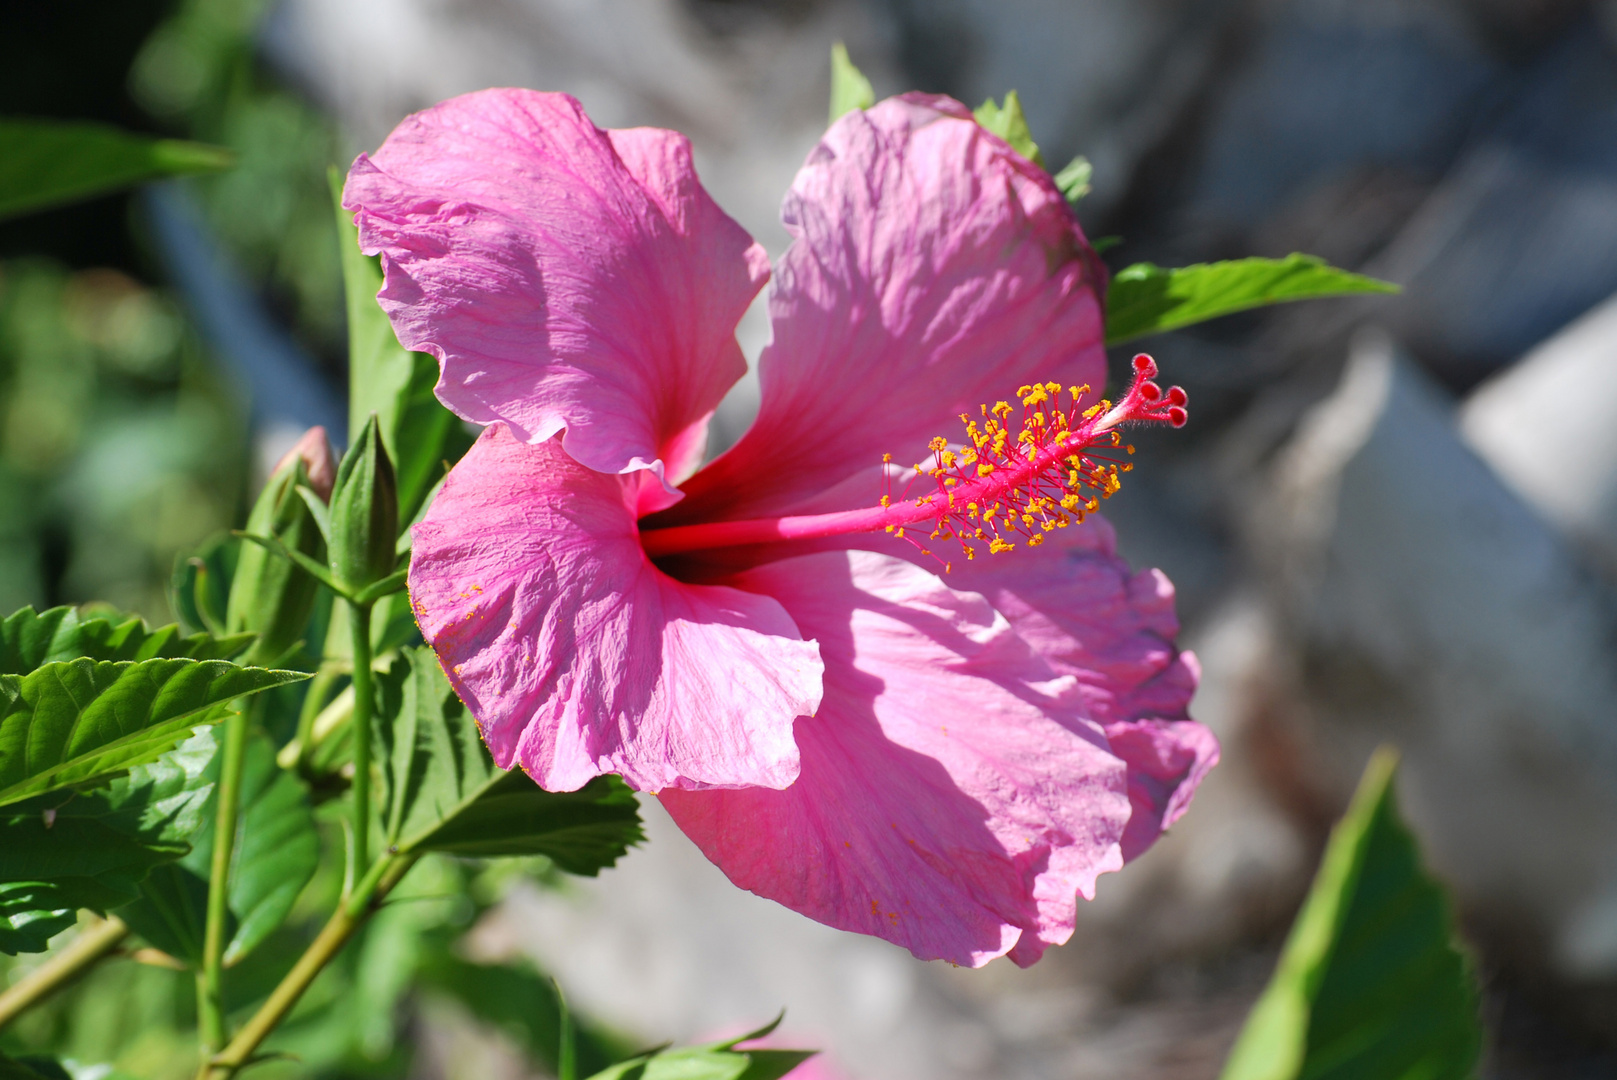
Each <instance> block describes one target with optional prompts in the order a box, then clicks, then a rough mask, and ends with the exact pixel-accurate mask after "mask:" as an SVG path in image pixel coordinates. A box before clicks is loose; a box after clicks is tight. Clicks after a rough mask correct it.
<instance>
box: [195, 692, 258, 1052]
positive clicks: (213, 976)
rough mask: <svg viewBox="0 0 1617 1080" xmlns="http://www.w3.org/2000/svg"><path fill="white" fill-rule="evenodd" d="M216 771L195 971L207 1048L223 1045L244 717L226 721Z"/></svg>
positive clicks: (243, 714) (243, 758)
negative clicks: (198, 965)
mask: <svg viewBox="0 0 1617 1080" xmlns="http://www.w3.org/2000/svg"><path fill="white" fill-rule="evenodd" d="M224 727H225V745H224V750H223V754H224V757H223V760H222V763H221V766H220V769H219V805H218V809H217V811H216V812H215V815H214V819H213V863H212V866H211V867H210V870H209V873H208V917H207V924H206V926H205V928H204V930H203V936H202V970H201V971H200V972H198V973H197V1034H198V1036H199V1037H200V1038H201V1039H202V1045H203V1047H204V1048H205V1049H207V1050H217V1049H219V1048H220V1047H221V1046H223V1045H224V1044H225V1010H224V954H225V931H226V928H227V923H228V921H229V918H230V862H231V858H232V857H233V856H234V854H235V850H236V825H237V821H238V819H239V817H240V811H241V773H242V765H243V763H244V762H245V761H246V760H247V714H246V712H245V711H243V712H239V713H237V714H236V715H235V716H232V717H230V719H228V720H226V721H225V724H224Z"/></svg>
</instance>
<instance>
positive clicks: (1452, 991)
mask: <svg viewBox="0 0 1617 1080" xmlns="http://www.w3.org/2000/svg"><path fill="white" fill-rule="evenodd" d="M1397 765H1398V756H1397V754H1396V753H1394V752H1393V751H1391V750H1388V749H1382V750H1379V751H1377V752H1376V754H1375V755H1374V756H1373V757H1372V758H1371V759H1370V764H1369V765H1368V766H1367V767H1366V768H1365V771H1364V777H1363V779H1361V780H1360V781H1359V789H1358V792H1357V793H1356V794H1355V795H1354V796H1353V802H1352V804H1351V805H1350V806H1349V807H1348V811H1347V813H1346V814H1345V815H1343V817H1342V820H1341V821H1340V822H1338V823H1337V825H1336V828H1335V829H1333V830H1332V832H1331V839H1330V843H1329V844H1328V845H1327V846H1326V849H1325V856H1324V858H1323V859H1322V860H1321V861H1320V868H1319V872H1318V874H1316V875H1315V877H1314V884H1313V887H1312V888H1311V889H1310V890H1309V893H1308V899H1307V900H1306V901H1305V902H1304V904H1303V909H1302V911H1301V912H1299V913H1298V915H1297V921H1296V922H1295V923H1293V924H1292V928H1291V934H1290V936H1289V937H1288V938H1287V939H1286V946H1285V949H1284V950H1283V951H1282V952H1281V954H1280V962H1279V964H1278V965H1276V968H1275V973H1274V977H1273V978H1272V979H1271V980H1270V982H1269V986H1268V988H1267V989H1265V990H1264V992H1263V996H1262V997H1260V998H1259V999H1258V1003H1257V1004H1256V1005H1255V1006H1253V1008H1252V1012H1251V1014H1250V1015H1249V1016H1248V1017H1247V1021H1246V1026H1245V1027H1244V1028H1243V1029H1242V1031H1241V1035H1240V1038H1239V1039H1238V1040H1237V1041H1236V1044H1235V1049H1234V1050H1233V1051H1231V1053H1230V1057H1229V1060H1228V1061H1226V1062H1225V1064H1224V1072H1223V1074H1222V1080H1302V1078H1304V1077H1309V1078H1313V1077H1321V1078H1323V1077H1360V1076H1363V1077H1375V1078H1376V1080H1470V1078H1471V1077H1472V1076H1474V1075H1475V1072H1476V1066H1477V1060H1478V1057H1479V1055H1480V1054H1481V1048H1482V1031H1481V1028H1480V1026H1479V1025H1478V1022H1477V1001H1478V999H1477V989H1476V982H1475V978H1474V976H1473V975H1472V972H1471V968H1470V964H1469V961H1468V960H1467V957H1466V955H1465V953H1464V951H1463V950H1462V949H1461V948H1460V947H1459V945H1458V944H1457V940H1456V936H1455V928H1454V918H1453V915H1452V913H1451V911H1450V907H1449V901H1448V897H1447V896H1446V895H1445V894H1444V892H1443V889H1442V888H1441V887H1440V886H1439V885H1438V884H1437V883H1436V882H1434V881H1433V880H1432V879H1431V878H1430V877H1428V876H1427V875H1426V873H1425V872H1424V871H1423V870H1422V869H1421V865H1420V852H1419V850H1418V849H1417V847H1416V844H1415V839H1414V837H1413V836H1412V835H1410V832H1409V830H1408V829H1407V828H1406V827H1405V826H1404V823H1403V821H1402V820H1401V819H1400V818H1399V815H1398V805H1397V800H1396V798H1395V797H1394V794H1393V779H1394V776H1395V774H1396V771H1397Z"/></svg>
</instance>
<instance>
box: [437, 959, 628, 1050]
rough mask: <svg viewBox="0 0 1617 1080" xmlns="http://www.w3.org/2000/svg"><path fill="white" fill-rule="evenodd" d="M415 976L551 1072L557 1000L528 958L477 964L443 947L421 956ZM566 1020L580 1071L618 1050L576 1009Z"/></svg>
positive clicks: (557, 1046)
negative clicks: (569, 1022)
mask: <svg viewBox="0 0 1617 1080" xmlns="http://www.w3.org/2000/svg"><path fill="white" fill-rule="evenodd" d="M420 977H421V983H422V985H423V986H424V987H426V988H429V989H431V990H434V991H437V992H438V993H440V994H443V995H445V996H447V997H450V998H453V999H454V1000H456V1001H458V1002H460V1004H462V1005H463V1006H465V1007H466V1011H467V1012H469V1013H471V1014H472V1015H473V1016H475V1017H477V1018H478V1019H479V1020H480V1021H482V1022H483V1023H486V1024H493V1025H494V1026H495V1027H498V1028H500V1029H501V1030H502V1031H505V1032H506V1033H507V1034H509V1035H510V1036H511V1037H512V1041H513V1042H515V1043H516V1044H517V1045H518V1046H519V1047H521V1048H522V1050H523V1052H524V1053H525V1054H526V1055H527V1056H528V1058H529V1060H530V1061H532V1062H533V1064H535V1065H537V1066H539V1067H540V1068H542V1069H544V1070H545V1071H546V1072H548V1073H555V1072H556V1070H557V1065H558V1063H559V1061H560V1054H561V1027H560V1024H559V1022H558V1021H559V1017H560V1002H559V1000H558V999H557V996H556V991H555V989H554V987H553V986H552V985H551V982H550V980H549V979H547V978H545V977H544V976H543V975H541V974H540V973H539V971H538V970H537V969H535V968H534V967H533V965H532V964H530V963H528V962H526V961H513V962H509V963H503V964H479V963H474V962H473V961H470V960H466V959H463V958H461V957H459V956H457V955H455V954H454V953H453V952H452V951H450V950H449V949H447V948H445V949H440V950H434V951H433V952H432V953H431V954H429V955H428V956H426V957H425V958H423V961H422V964H421V971H420ZM572 1021H573V1034H574V1037H575V1042H574V1050H575V1053H576V1058H575V1060H576V1061H577V1063H578V1066H579V1068H580V1070H581V1071H583V1072H585V1073H592V1072H595V1071H597V1070H599V1069H603V1068H605V1067H606V1066H607V1065H608V1064H609V1063H610V1062H611V1061H612V1060H613V1058H614V1057H616V1056H618V1055H617V1054H615V1053H614V1050H615V1047H614V1045H613V1040H611V1038H610V1037H608V1036H605V1035H603V1034H600V1033H598V1032H597V1031H596V1030H595V1029H594V1028H592V1027H591V1026H590V1025H588V1024H580V1023H579V1021H578V1017H577V1016H576V1015H575V1016H574V1017H573V1018H572Z"/></svg>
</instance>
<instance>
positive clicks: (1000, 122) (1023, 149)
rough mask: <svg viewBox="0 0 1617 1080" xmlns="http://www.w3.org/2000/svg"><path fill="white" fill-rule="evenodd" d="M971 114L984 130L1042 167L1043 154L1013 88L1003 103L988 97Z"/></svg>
mask: <svg viewBox="0 0 1617 1080" xmlns="http://www.w3.org/2000/svg"><path fill="white" fill-rule="evenodd" d="M973 115H974V116H976V117H977V123H979V124H981V125H982V126H983V128H984V129H985V130H987V131H991V132H993V133H994V134H995V135H998V136H999V137H1000V138H1002V139H1004V140H1005V141H1006V142H1008V143H1010V144H1011V149H1012V150H1015V151H1016V152H1017V153H1018V154H1021V155H1022V156H1023V157H1025V158H1027V159H1028V160H1029V161H1031V162H1033V164H1035V165H1037V166H1039V167H1040V168H1043V167H1044V155H1043V154H1041V153H1039V144H1038V143H1036V142H1034V141H1033V132H1031V131H1029V130H1028V126H1027V117H1026V116H1025V115H1024V114H1023V113H1022V99H1021V98H1019V97H1017V96H1016V91H1015V90H1012V91H1010V92H1008V93H1007V94H1006V95H1005V104H1003V105H998V104H995V102H994V99H993V98H989V99H988V100H987V101H985V102H983V103H982V104H981V105H979V106H977V108H976V111H975V112H974V113H973ZM1068 168H1071V166H1068Z"/></svg>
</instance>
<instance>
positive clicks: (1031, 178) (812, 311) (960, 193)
mask: <svg viewBox="0 0 1617 1080" xmlns="http://www.w3.org/2000/svg"><path fill="white" fill-rule="evenodd" d="M782 218H783V220H784V221H785V224H786V227H787V229H788V231H790V232H791V233H792V236H793V238H794V239H793V243H792V246H791V247H790V249H788V251H787V252H786V254H785V255H784V256H783V257H782V258H781V260H780V263H779V265H778V266H777V268H776V277H775V284H774V286H773V289H772V291H771V294H770V300H769V307H770V314H771V317H772V319H773V324H774V340H773V341H772V342H771V344H770V345H769V346H768V347H767V348H766V349H765V350H764V354H763V357H762V359H761V361H760V365H759V378H760V380H761V384H762V385H761V393H762V404H761V406H760V411H759V414H758V419H757V421H756V423H755V424H754V425H753V427H752V428H751V430H749V431H748V432H747V433H746V435H744V436H743V437H742V439H741V441H740V442H739V443H738V444H737V445H736V447H735V448H733V449H732V450H730V451H729V452H728V453H727V454H725V455H723V456H721V457H720V458H719V459H717V460H716V461H715V462H713V463H712V465H710V466H709V467H708V468H706V469H704V470H702V472H700V473H698V474H697V475H696V476H695V477H693V478H692V479H691V481H690V482H689V483H688V484H687V485H686V487H685V490H686V492H687V495H688V498H687V500H686V505H682V506H681V507H680V508H679V509H678V510H676V511H674V513H675V514H676V515H682V516H683V518H686V519H690V520H698V519H702V518H713V517H754V516H765V515H768V514H772V513H779V512H784V511H785V510H786V509H787V508H790V507H792V506H794V505H795V503H796V502H797V501H798V500H800V499H802V498H804V497H805V496H810V495H812V494H813V493H815V492H818V491H820V490H822V489H824V488H826V487H829V486H830V485H832V484H834V483H836V482H837V481H839V480H841V479H842V478H844V477H845V476H847V475H849V474H850V473H851V472H853V471H855V470H858V469H860V468H863V467H866V466H870V465H873V464H876V463H878V462H879V461H880V460H881V456H882V454H883V453H888V452H891V453H893V454H894V455H895V457H896V458H897V459H898V460H899V461H901V462H903V463H905V464H910V463H914V462H917V461H920V460H921V459H922V457H924V456H925V452H926V450H925V447H926V443H927V441H928V440H929V439H931V438H932V437H933V436H935V435H945V436H949V437H955V438H958V437H959V435H960V429H959V419H958V415H957V414H959V413H961V412H970V413H971V415H973V416H975V415H977V410H978V405H979V404H980V403H983V402H987V403H989V404H992V403H993V402H994V401H995V400H997V399H1000V398H1009V397H1011V396H1012V394H1013V393H1014V392H1015V390H1016V388H1017V386H1018V385H1020V384H1022V383H1025V382H1030V381H1043V380H1048V379H1059V380H1061V381H1062V382H1064V383H1068V384H1074V383H1085V382H1087V383H1091V384H1093V385H1094V386H1095V387H1096V389H1097V391H1098V390H1099V389H1100V388H1101V387H1102V386H1103V385H1104V383H1105V378H1106V363H1105V354H1104V351H1103V349H1102V337H1103V328H1102V318H1101V303H1100V298H1099V295H1098V291H1099V290H1100V289H1101V288H1102V285H1103V278H1104V270H1103V269H1102V267H1101V264H1100V262H1099V260H1098V259H1096V258H1095V255H1094V252H1092V251H1091V250H1090V248H1089V245H1088V243H1087V242H1086V241H1085V239H1084V236H1083V232H1082V230H1080V229H1079V227H1078V222H1077V220H1076V219H1075V218H1074V217H1073V215H1072V211H1071V209H1070V208H1069V207H1068V206H1067V203H1066V200H1065V199H1064V198H1063V197H1062V195H1061V193H1060V192H1059V191H1058V190H1057V189H1056V187H1055V184H1054V182H1053V181H1052V180H1051V179H1050V176H1049V174H1048V173H1046V172H1045V171H1044V170H1043V169H1041V168H1039V167H1038V166H1036V165H1034V164H1032V163H1031V162H1029V161H1027V160H1026V159H1025V158H1023V157H1021V156H1020V155H1018V154H1017V153H1015V152H1014V151H1012V150H1011V149H1010V147H1009V146H1007V145H1006V144H1005V143H1004V142H1003V141H1001V140H1000V139H999V138H997V137H996V136H993V135H990V134H989V133H988V132H986V131H984V130H983V129H982V128H981V127H980V126H979V125H978V124H977V123H976V121H975V120H973V119H972V117H971V113H970V112H969V111H968V110H967V109H966V108H965V107H964V106H963V105H961V104H960V103H959V102H956V101H952V100H950V99H949V98H944V97H932V96H928V95H923V94H907V95H905V96H903V97H899V98H890V99H888V100H887V101H884V102H882V103H881V104H879V105H877V106H876V107H875V108H872V109H869V110H866V111H859V110H855V111H853V112H850V113H848V114H847V115H846V116H844V117H843V118H842V119H841V120H839V121H837V123H835V124H833V125H832V127H831V129H830V130H829V131H828V132H826V134H825V137H824V139H823V140H822V141H821V143H820V145H819V147H818V148H817V149H815V151H814V152H813V153H811V154H810V155H809V158H808V161H807V163H806V164H805V165H804V166H803V168H802V171H800V172H799V173H798V174H797V179H796V181H795V182H794V183H793V184H792V189H791V191H790V192H789V193H788V194H787V196H786V202H785V206H784V208H783V210H782ZM758 476H767V477H769V483H768V484H759V483H757V482H756V479H753V480H752V482H751V483H749V482H748V479H749V478H756V477H758ZM870 501H874V493H872V494H871V496H870Z"/></svg>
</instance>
